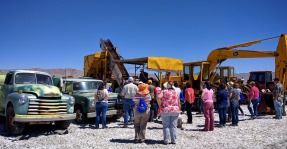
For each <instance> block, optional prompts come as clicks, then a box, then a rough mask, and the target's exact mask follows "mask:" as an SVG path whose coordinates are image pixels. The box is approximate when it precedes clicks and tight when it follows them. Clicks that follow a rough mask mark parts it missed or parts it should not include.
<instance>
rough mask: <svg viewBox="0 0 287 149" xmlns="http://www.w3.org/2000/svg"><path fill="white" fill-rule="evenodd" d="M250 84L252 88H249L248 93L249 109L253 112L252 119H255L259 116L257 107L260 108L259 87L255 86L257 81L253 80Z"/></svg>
mask: <svg viewBox="0 0 287 149" xmlns="http://www.w3.org/2000/svg"><path fill="white" fill-rule="evenodd" d="M249 85H250V86H251V88H250V90H249V93H248V101H249V102H248V106H247V108H248V110H249V112H250V114H251V118H252V119H255V118H256V116H258V111H257V108H258V103H259V89H258V88H257V87H256V86H255V82H254V81H251V82H250V83H249ZM251 103H252V105H253V110H252V107H251Z"/></svg>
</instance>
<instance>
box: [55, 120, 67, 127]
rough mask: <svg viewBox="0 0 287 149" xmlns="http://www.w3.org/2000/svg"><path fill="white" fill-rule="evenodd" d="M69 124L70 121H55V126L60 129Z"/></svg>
mask: <svg viewBox="0 0 287 149" xmlns="http://www.w3.org/2000/svg"><path fill="white" fill-rule="evenodd" d="M70 124H71V121H70V120H68V121H56V122H55V126H56V127H57V128H60V129H67V128H68V127H69V126H70Z"/></svg>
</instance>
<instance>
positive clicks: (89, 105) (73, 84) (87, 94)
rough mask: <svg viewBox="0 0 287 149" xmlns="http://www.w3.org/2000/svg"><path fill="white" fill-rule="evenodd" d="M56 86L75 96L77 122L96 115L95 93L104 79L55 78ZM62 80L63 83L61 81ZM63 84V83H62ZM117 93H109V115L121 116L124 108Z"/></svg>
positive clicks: (83, 121)
mask: <svg viewBox="0 0 287 149" xmlns="http://www.w3.org/2000/svg"><path fill="white" fill-rule="evenodd" d="M53 79H54V83H55V86H58V87H60V88H61V90H62V92H63V93H64V94H70V95H72V96H73V97H74V98H75V107H74V112H75V113H76V119H75V122H76V123H79V124H80V123H85V122H86V120H87V119H88V118H95V117H96V112H95V111H96V109H95V103H94V94H95V93H96V92H97V89H98V87H99V85H100V84H101V83H103V81H102V80H96V79H91V78H85V77H84V78H64V79H62V78H53ZM60 82H62V83H60ZM61 84H62V85H61ZM117 97H118V94H117V93H109V99H108V111H107V113H106V115H107V117H117V118H119V117H121V116H122V109H121V108H117V107H119V104H122V103H119V101H118V99H117Z"/></svg>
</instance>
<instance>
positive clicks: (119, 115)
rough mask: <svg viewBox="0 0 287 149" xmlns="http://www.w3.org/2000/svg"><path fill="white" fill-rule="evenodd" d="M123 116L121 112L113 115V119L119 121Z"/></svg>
mask: <svg viewBox="0 0 287 149" xmlns="http://www.w3.org/2000/svg"><path fill="white" fill-rule="evenodd" d="M123 115H124V114H123V112H119V113H118V114H116V115H114V118H116V119H120V118H121V117H123Z"/></svg>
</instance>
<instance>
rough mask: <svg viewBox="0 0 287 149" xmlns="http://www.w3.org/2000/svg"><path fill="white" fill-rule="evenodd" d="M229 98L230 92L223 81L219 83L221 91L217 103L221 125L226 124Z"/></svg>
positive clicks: (217, 95)
mask: <svg viewBox="0 0 287 149" xmlns="http://www.w3.org/2000/svg"><path fill="white" fill-rule="evenodd" d="M227 100H228V93H227V91H226V89H225V85H224V84H223V83H222V84H220V85H219V91H218V92H217V94H216V104H217V110H218V115H219V127H225V126H226V108H227Z"/></svg>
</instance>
